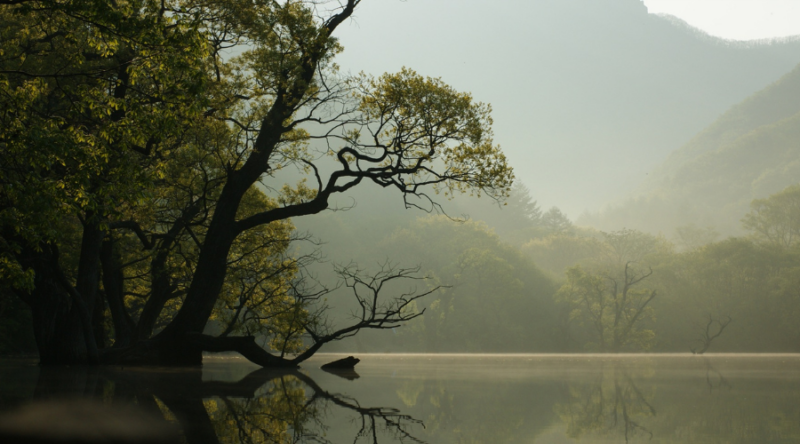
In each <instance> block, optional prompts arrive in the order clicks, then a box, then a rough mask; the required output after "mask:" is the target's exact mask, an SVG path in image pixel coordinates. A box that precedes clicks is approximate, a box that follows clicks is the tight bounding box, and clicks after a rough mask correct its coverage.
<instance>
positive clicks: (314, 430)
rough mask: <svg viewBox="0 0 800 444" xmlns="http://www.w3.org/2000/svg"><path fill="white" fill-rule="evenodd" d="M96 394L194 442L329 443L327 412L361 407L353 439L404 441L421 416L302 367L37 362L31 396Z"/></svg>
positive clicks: (411, 437) (96, 396)
mask: <svg viewBox="0 0 800 444" xmlns="http://www.w3.org/2000/svg"><path fill="white" fill-rule="evenodd" d="M63 396H71V397H75V396H80V397H91V398H99V399H101V400H102V401H103V402H104V403H105V404H106V405H113V404H122V405H128V404H134V405H137V406H138V407H139V408H141V409H143V410H145V411H149V412H152V413H156V414H159V415H162V416H163V417H164V418H166V419H167V420H170V421H173V422H175V423H176V424H177V425H178V427H179V428H180V430H181V431H182V433H183V436H184V437H185V440H186V442H187V443H189V444H197V443H214V444H216V443H274V444H284V443H303V442H309V443H328V442H330V441H329V440H328V439H327V438H326V436H325V435H326V431H327V429H328V428H327V426H326V425H325V422H324V419H325V417H326V415H327V414H328V413H330V412H332V411H333V410H336V409H343V410H345V411H348V412H351V413H354V414H355V415H356V418H357V419H356V422H357V423H360V428H359V429H358V431H357V433H356V436H354V439H353V441H354V442H370V443H373V444H377V443H378V442H379V441H380V437H383V436H386V435H389V436H392V437H393V438H394V439H395V440H397V441H400V442H408V441H414V442H422V441H421V440H419V439H417V438H416V437H414V436H413V432H414V429H415V428H416V427H424V425H423V424H422V421H420V420H417V419H415V418H413V417H411V416H409V415H404V414H402V413H401V412H400V411H398V410H396V409H392V408H385V407H365V406H362V405H361V404H360V403H359V402H358V401H357V400H356V399H354V398H352V397H348V396H344V395H341V394H336V393H331V392H328V391H326V390H324V389H323V388H322V387H321V386H320V385H319V384H317V382H316V381H314V380H313V379H312V378H311V377H310V376H308V375H307V374H305V373H302V372H300V371H299V370H282V371H276V370H270V369H260V370H256V371H253V372H251V373H249V374H248V375H246V376H245V377H243V378H242V379H240V380H238V381H236V382H220V381H207V380H206V381H204V380H203V377H202V370H201V369H200V368H188V369H187V368H173V369H171V368H161V369H151V368H125V369H121V368H116V367H113V368H112V367H106V368H98V367H68V368H53V367H42V368H41V369H40V374H39V379H38V382H37V386H36V390H35V394H34V397H35V398H36V399H48V398H53V397H63Z"/></svg>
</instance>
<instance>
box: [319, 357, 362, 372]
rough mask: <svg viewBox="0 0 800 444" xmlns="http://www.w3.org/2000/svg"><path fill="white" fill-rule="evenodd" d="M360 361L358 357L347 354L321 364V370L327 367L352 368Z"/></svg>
mask: <svg viewBox="0 0 800 444" xmlns="http://www.w3.org/2000/svg"><path fill="white" fill-rule="evenodd" d="M359 362H361V360H360V359H358V358H354V357H352V356H348V357H346V358H344V359H339V360H337V361H333V362H329V363H327V364H325V365H323V366H322V369H323V370H329V369H353V368H355V366H356V364H358V363H359Z"/></svg>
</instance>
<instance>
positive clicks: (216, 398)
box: [0, 355, 800, 444]
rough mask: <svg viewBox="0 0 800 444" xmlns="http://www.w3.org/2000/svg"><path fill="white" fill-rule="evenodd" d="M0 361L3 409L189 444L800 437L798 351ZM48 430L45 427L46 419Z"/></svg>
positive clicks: (743, 440) (740, 440)
mask: <svg viewBox="0 0 800 444" xmlns="http://www.w3.org/2000/svg"><path fill="white" fill-rule="evenodd" d="M339 357H342V356H339V355H319V356H317V357H315V358H313V360H311V361H309V362H307V363H305V364H304V366H303V368H302V369H301V370H300V371H298V372H293V373H278V372H272V371H266V370H259V369H258V368H257V367H255V366H253V365H252V364H249V363H248V362H247V361H245V360H243V359H241V358H235V357H208V358H206V364H205V365H204V367H203V368H202V369H140V368H119V367H106V368H76V367H72V368H39V367H37V366H36V365H35V363H34V362H31V361H0V409H1V410H3V411H4V412H9V411H12V410H13V409H14V408H17V407H19V406H20V405H23V404H26V403H30V402H32V401H33V400H43V399H51V398H58V399H65V398H70V397H91V398H94V399H97V400H98V401H100V402H102V403H103V405H106V406H115V405H131V404H133V405H135V406H136V407H137V408H139V409H142V410H146V411H150V412H151V413H155V414H157V415H158V416H159V417H164V418H166V419H167V420H168V421H171V422H172V423H173V424H175V425H176V428H177V429H178V430H179V431H180V434H181V435H182V439H183V440H185V441H186V442H189V443H201V442H202V443H206V442H210V443H214V442H223V443H238V442H254V443H261V442H266V443H272V442H275V443H284V442H285V443H294V442H310V443H325V442H330V443H353V442H356V443H396V442H416V441H422V442H429V443H555V444H560V443H573V442H580V443H618V442H626V441H627V442H649V443H797V442H800V355H706V356H691V355H638V356H609V355H360V356H359V357H360V358H361V359H362V362H361V363H360V364H359V365H358V366H357V367H356V372H357V374H342V375H335V374H330V373H327V372H324V371H322V370H320V369H319V366H320V365H321V364H322V363H325V362H328V361H330V360H333V359H337V358H339ZM42 427H46V425H44V424H43V425H42Z"/></svg>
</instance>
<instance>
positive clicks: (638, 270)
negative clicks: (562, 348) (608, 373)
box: [555, 230, 659, 352]
mask: <svg viewBox="0 0 800 444" xmlns="http://www.w3.org/2000/svg"><path fill="white" fill-rule="evenodd" d="M603 238H604V242H602V243H601V244H599V247H600V248H599V250H598V253H599V254H598V255H597V256H596V257H595V258H594V261H592V262H589V267H591V269H589V270H587V269H585V268H583V267H581V266H580V265H577V266H575V267H573V268H570V269H568V270H567V272H566V283H565V284H564V285H563V286H562V287H561V289H560V290H559V291H558V293H557V294H556V296H555V297H556V300H558V301H559V302H560V303H562V304H565V305H566V306H567V307H568V309H569V318H568V321H567V322H575V323H576V324H577V327H578V334H579V336H583V337H585V338H586V339H580V338H579V339H578V341H585V342H584V347H585V348H587V349H590V350H599V351H604V352H605V351H613V352H618V351H623V350H647V349H649V348H651V347H652V345H653V342H654V338H655V332H654V331H653V330H651V329H647V328H643V325H647V324H648V323H650V322H652V321H653V320H654V310H653V307H651V306H650V302H652V301H653V299H655V297H656V294H657V292H656V291H654V290H649V289H645V288H641V285H640V284H641V283H642V281H644V280H646V279H648V278H649V277H650V276H651V275H652V274H653V269H652V267H650V266H649V265H647V261H646V259H648V256H650V255H653V254H654V253H656V252H657V251H658V245H659V239H658V238H655V237H653V236H650V235H647V234H645V233H642V232H639V231H635V230H621V231H616V232H610V233H603Z"/></svg>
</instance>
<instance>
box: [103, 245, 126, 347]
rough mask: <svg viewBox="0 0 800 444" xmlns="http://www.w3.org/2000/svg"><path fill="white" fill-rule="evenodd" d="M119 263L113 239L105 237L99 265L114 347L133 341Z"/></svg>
mask: <svg viewBox="0 0 800 444" xmlns="http://www.w3.org/2000/svg"><path fill="white" fill-rule="evenodd" d="M120 262H121V261H120V258H119V252H118V251H115V249H114V241H113V238H111V237H107V238H106V239H105V240H104V241H103V246H102V249H101V250H100V263H101V265H102V267H103V288H104V289H105V297H106V301H108V309H109V311H110V312H111V320H112V322H113V323H114V347H123V346H126V345H130V344H131V341H132V339H133V320H132V319H131V317H130V315H129V314H128V312H127V310H125V299H124V294H125V283H124V276H123V274H122V264H121V263H120Z"/></svg>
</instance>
